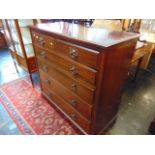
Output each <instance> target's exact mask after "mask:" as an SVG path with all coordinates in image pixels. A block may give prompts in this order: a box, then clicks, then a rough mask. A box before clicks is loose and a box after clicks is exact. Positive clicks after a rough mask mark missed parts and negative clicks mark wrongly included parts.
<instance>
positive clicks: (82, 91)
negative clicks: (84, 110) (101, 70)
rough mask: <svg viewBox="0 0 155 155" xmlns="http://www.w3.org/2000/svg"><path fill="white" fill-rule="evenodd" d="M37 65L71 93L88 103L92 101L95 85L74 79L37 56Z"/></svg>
mask: <svg viewBox="0 0 155 155" xmlns="http://www.w3.org/2000/svg"><path fill="white" fill-rule="evenodd" d="M38 65H39V68H40V69H41V70H43V71H44V72H46V73H47V74H48V75H49V76H51V77H52V78H53V79H55V80H57V81H59V82H60V83H62V85H64V86H65V87H66V88H68V89H69V90H71V91H72V92H73V93H75V94H77V95H79V96H80V97H81V98H83V99H84V100H85V101H87V102H88V103H89V104H92V103H93V97H94V91H95V87H94V86H92V85H89V84H87V83H82V82H81V81H78V80H75V79H74V78H72V77H68V76H66V75H65V74H64V73H62V71H61V70H58V69H57V68H54V67H53V66H52V65H49V64H48V63H47V62H46V61H43V60H40V59H39V58H38Z"/></svg>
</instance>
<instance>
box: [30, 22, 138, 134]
mask: <svg viewBox="0 0 155 155" xmlns="http://www.w3.org/2000/svg"><path fill="white" fill-rule="evenodd" d="M30 29H31V36H32V39H33V47H34V50H35V54H36V57H37V63H38V68H39V73H40V79H41V88H42V94H43V96H45V97H46V98H47V99H48V100H50V101H51V103H52V105H55V106H56V107H57V108H58V109H59V110H60V111H61V112H62V113H63V114H64V115H65V116H66V117H68V118H69V119H70V121H71V122H72V123H73V124H74V125H76V126H77V127H78V128H79V129H80V130H81V131H82V132H83V133H84V134H101V133H103V132H104V131H105V130H106V129H107V128H108V127H109V126H110V125H111V124H112V122H114V120H115V119H116V116H117V111H118V108H119V104H120V100H121V95H122V88H123V86H124V82H125V79H126V78H127V75H128V69H129V66H130V61H131V58H132V55H133V52H134V49H135V45H136V42H137V39H138V37H139V35H138V34H135V33H128V32H123V31H122V32H120V31H110V30H106V29H96V28H88V27H84V26H81V25H77V24H69V23H65V22H58V23H52V24H40V25H38V26H31V27H30Z"/></svg>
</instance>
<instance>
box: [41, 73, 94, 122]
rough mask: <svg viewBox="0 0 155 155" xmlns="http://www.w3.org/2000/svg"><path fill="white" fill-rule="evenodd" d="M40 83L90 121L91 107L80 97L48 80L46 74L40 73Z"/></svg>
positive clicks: (52, 80)
mask: <svg viewBox="0 0 155 155" xmlns="http://www.w3.org/2000/svg"><path fill="white" fill-rule="evenodd" d="M40 78H41V82H42V83H43V84H44V85H46V86H47V87H48V88H49V89H50V90H53V91H54V92H55V93H56V94H57V95H59V96H61V97H62V98H63V99H64V100H65V101H66V102H67V103H68V104H69V105H70V106H72V108H74V109H75V110H77V111H78V112H79V113H81V114H82V115H83V116H85V117H86V118H87V119H89V120H91V112H92V106H91V105H90V104H88V103H86V102H85V101H83V100H82V99H81V98H80V97H78V96H77V95H75V94H73V93H72V92H70V91H69V90H68V89H66V88H65V87H64V86H62V85H61V84H60V83H59V82H58V81H56V80H54V79H52V78H50V77H49V76H48V75H47V74H45V73H43V72H42V71H40Z"/></svg>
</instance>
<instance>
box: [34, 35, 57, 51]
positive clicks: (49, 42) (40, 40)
mask: <svg viewBox="0 0 155 155" xmlns="http://www.w3.org/2000/svg"><path fill="white" fill-rule="evenodd" d="M32 37H33V42H34V44H37V45H39V46H41V47H45V48H49V49H54V46H55V41H54V38H52V37H48V36H46V35H43V34H40V33H37V32H32Z"/></svg>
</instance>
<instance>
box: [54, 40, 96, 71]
mask: <svg viewBox="0 0 155 155" xmlns="http://www.w3.org/2000/svg"><path fill="white" fill-rule="evenodd" d="M55 49H56V51H57V52H58V53H60V54H62V55H63V56H66V57H68V58H70V59H72V60H74V61H76V62H79V63H81V64H84V65H86V66H88V67H91V68H94V69H97V68H98V58H99V52H97V51H94V50H91V49H88V48H84V47H81V46H77V45H75V44H70V43H67V42H64V41H61V40H55Z"/></svg>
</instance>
